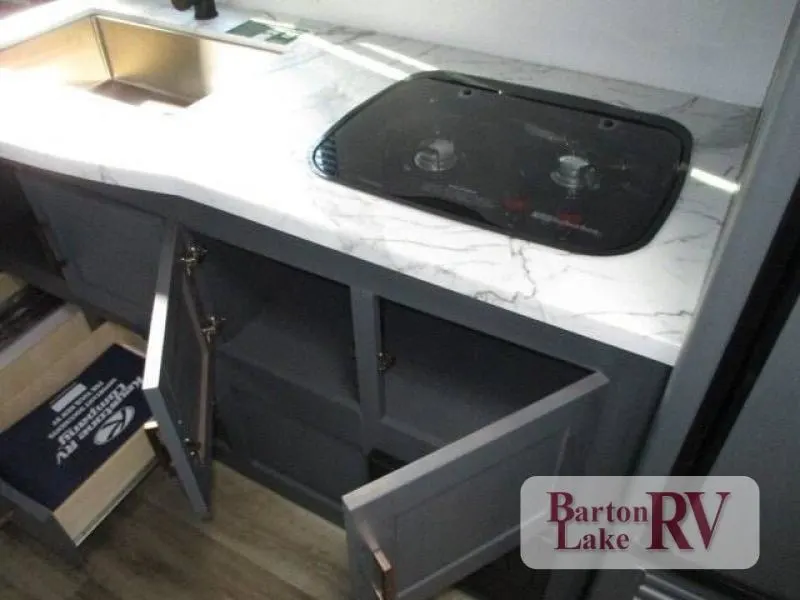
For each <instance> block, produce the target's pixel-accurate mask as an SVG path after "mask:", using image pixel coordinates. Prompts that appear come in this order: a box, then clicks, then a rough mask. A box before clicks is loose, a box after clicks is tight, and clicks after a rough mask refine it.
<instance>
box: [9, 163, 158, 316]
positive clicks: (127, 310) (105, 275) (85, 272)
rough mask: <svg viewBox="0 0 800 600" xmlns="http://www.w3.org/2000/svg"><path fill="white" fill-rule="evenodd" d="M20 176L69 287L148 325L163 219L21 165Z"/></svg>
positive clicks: (113, 312) (78, 294)
mask: <svg viewBox="0 0 800 600" xmlns="http://www.w3.org/2000/svg"><path fill="white" fill-rule="evenodd" d="M18 178H19V182H20V185H21V186H22V188H23V190H24V192H25V196H26V197H27V198H28V200H29V202H30V203H31V206H32V207H33V209H34V211H35V212H36V216H37V218H38V219H39V221H40V222H42V224H43V225H44V227H45V231H46V232H47V233H48V235H49V237H51V239H50V240H49V241H50V242H51V245H52V246H53V250H54V252H55V253H56V254H57V256H58V258H59V259H60V260H61V261H62V264H63V267H62V272H63V274H64V278H65V279H66V280H67V283H68V285H69V287H70V289H71V290H72V291H73V293H74V294H75V295H76V296H77V297H79V298H81V299H83V300H85V301H87V302H89V303H90V304H92V305H94V306H97V307H99V308H102V309H104V310H106V311H108V312H109V313H111V314H112V315H115V316H117V317H119V318H120V319H122V320H123V321H125V322H126V323H129V324H132V325H136V326H137V327H144V326H146V324H147V321H148V319H149V315H150V308H151V305H152V300H153V289H154V288H155V282H156V269H157V261H158V252H159V248H160V244H161V237H162V234H163V227H164V225H163V221H162V220H161V219H160V218H159V217H156V216H154V215H151V214H148V213H145V212H142V211H139V210H136V209H135V208H131V207H129V206H125V205H123V204H120V203H118V202H115V201H113V200H110V199H108V198H105V197H104V196H102V195H100V194H97V193H95V192H92V191H88V190H84V189H83V188H79V187H75V186H72V185H70V184H68V183H64V182H62V181H57V180H55V179H52V178H50V177H48V176H46V175H42V174H40V173H34V172H31V171H27V170H20V171H19V173H18Z"/></svg>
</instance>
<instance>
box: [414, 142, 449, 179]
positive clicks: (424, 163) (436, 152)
mask: <svg viewBox="0 0 800 600" xmlns="http://www.w3.org/2000/svg"><path fill="white" fill-rule="evenodd" d="M457 160H458V158H457V156H456V148H455V145H454V144H453V142H451V141H450V140H444V139H440V138H437V139H435V140H426V141H425V142H423V143H422V146H421V147H420V148H419V150H417V153H416V154H415V155H414V164H415V165H417V167H419V168H420V169H422V170H423V171H428V172H429V173H441V172H443V171H449V170H450V169H452V168H453V167H454V166H455V165H456V161H457Z"/></svg>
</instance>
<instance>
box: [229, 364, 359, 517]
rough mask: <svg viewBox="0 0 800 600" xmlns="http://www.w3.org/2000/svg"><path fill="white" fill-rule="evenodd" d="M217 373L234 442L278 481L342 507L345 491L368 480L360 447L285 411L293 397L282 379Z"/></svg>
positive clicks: (235, 446)
mask: <svg viewBox="0 0 800 600" xmlns="http://www.w3.org/2000/svg"><path fill="white" fill-rule="evenodd" d="M220 367H222V365H220ZM218 377H219V379H220V380H221V381H224V382H225V383H224V384H222V385H220V387H218V406H219V410H220V412H221V414H222V415H223V419H224V421H225V422H226V423H229V424H231V426H230V427H229V432H228V433H229V435H231V436H233V437H234V439H231V440H230V443H231V446H232V447H233V448H234V449H237V448H239V449H242V448H243V450H244V453H245V455H246V458H247V460H248V461H249V462H250V463H251V464H252V465H253V466H254V467H255V468H257V469H258V470H259V471H261V472H263V473H264V474H265V475H266V476H267V479H270V480H275V481H276V482H277V483H278V487H280V488H283V489H286V488H289V489H294V490H295V491H299V492H301V493H305V494H306V495H310V496H313V497H316V499H318V500H322V501H323V502H324V503H326V504H327V505H329V506H332V507H335V508H336V510H337V511H338V510H340V507H341V497H342V496H343V495H344V494H346V493H348V492H350V491H352V490H354V489H356V488H357V487H359V486H361V485H363V484H364V483H366V481H367V475H366V459H365V458H364V456H363V455H362V453H361V449H360V447H359V446H358V445H356V444H353V443H350V442H347V441H344V440H341V439H338V438H337V437H334V436H332V435H330V434H329V433H327V432H324V431H321V430H320V429H318V428H317V427H315V426H313V425H311V424H309V423H307V422H305V421H303V420H301V419H299V418H296V416H293V415H291V414H287V411H286V410H285V409H286V405H287V404H290V403H292V397H291V395H287V394H286V388H285V387H284V386H282V385H280V382H275V381H273V382H270V380H269V378H260V379H258V380H253V379H250V380H248V379H246V378H245V377H243V376H242V375H241V374H235V373H231V372H230V371H227V370H226V369H224V368H220V370H219V371H218ZM288 412H289V413H291V411H288ZM237 435H238V436H243V437H244V440H243V441H242V440H239V439H236V437H235V436H237ZM278 491H282V490H280V489H279V490H278Z"/></svg>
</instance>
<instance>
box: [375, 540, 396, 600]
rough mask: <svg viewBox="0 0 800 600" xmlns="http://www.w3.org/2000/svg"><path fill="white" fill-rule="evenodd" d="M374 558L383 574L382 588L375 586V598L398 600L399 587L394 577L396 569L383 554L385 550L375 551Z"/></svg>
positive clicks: (379, 599)
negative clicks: (396, 599)
mask: <svg viewBox="0 0 800 600" xmlns="http://www.w3.org/2000/svg"><path fill="white" fill-rule="evenodd" d="M372 556H373V558H374V559H375V564H376V565H378V569H379V570H380V572H381V583H380V587H378V586H376V585H375V584H373V586H372V589H373V590H374V591H375V597H376V598H377V599H378V600H395V598H397V585H396V582H395V577H394V567H393V566H392V563H391V562H389V559H388V558H387V557H386V555H385V554H384V553H383V550H381V549H380V548H378V549H377V550H373V552H372Z"/></svg>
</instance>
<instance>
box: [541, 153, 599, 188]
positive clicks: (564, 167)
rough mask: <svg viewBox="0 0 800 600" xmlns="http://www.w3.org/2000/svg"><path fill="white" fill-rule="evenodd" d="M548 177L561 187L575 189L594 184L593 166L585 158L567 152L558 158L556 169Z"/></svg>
mask: <svg viewBox="0 0 800 600" xmlns="http://www.w3.org/2000/svg"><path fill="white" fill-rule="evenodd" d="M550 177H551V178H552V179H553V181H555V182H556V183H557V184H558V185H560V186H561V187H565V188H567V189H568V190H571V191H576V190H579V189H580V188H582V187H593V186H594V167H592V163H590V162H589V161H588V160H586V159H585V158H581V157H580V156H575V155H574V154H567V155H565V156H561V157H559V159H558V170H557V171H553V172H552V173H551V174H550Z"/></svg>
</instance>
